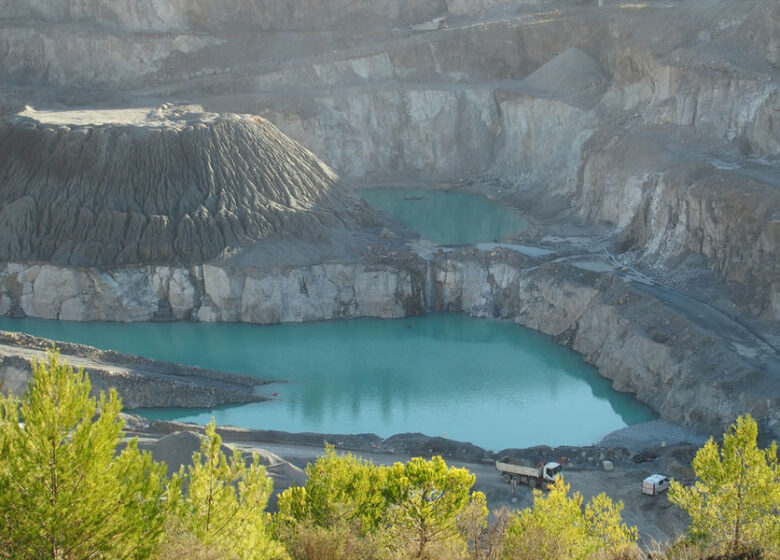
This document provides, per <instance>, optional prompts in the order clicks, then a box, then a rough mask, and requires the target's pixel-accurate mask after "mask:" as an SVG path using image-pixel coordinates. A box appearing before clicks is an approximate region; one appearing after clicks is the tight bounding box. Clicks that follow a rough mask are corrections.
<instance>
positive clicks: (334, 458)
mask: <svg viewBox="0 0 780 560" xmlns="http://www.w3.org/2000/svg"><path fill="white" fill-rule="evenodd" d="M306 475H307V476H308V480H307V481H306V486H305V487H296V486H292V487H290V488H288V489H287V490H285V491H284V492H283V493H282V494H281V495H280V496H279V513H278V514H277V516H276V517H277V524H280V523H287V522H289V521H291V520H297V521H303V520H304V519H306V520H308V521H311V522H312V523H313V524H314V525H317V526H319V527H323V528H325V527H331V526H333V525H337V524H340V523H348V524H357V525H358V526H359V527H360V529H361V531H362V532H369V531H372V530H374V529H376V528H377V526H378V524H379V522H380V519H381V516H382V513H383V511H384V508H385V503H384V497H383V496H382V488H383V487H384V486H385V480H386V469H384V468H381V467H376V466H374V464H373V463H371V462H370V461H364V460H363V459H360V458H358V457H355V456H354V455H352V454H351V453H347V454H346V455H338V454H337V453H336V450H335V449H334V447H333V446H332V445H326V446H325V454H324V455H322V456H321V457H318V458H317V460H316V461H315V462H314V464H311V463H310V464H309V465H308V466H307V467H306Z"/></svg>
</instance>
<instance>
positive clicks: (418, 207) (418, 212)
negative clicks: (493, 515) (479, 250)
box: [360, 188, 528, 245]
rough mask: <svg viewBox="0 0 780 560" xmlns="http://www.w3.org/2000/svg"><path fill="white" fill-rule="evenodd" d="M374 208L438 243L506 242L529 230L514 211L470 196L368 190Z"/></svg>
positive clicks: (363, 195) (369, 201)
mask: <svg viewBox="0 0 780 560" xmlns="http://www.w3.org/2000/svg"><path fill="white" fill-rule="evenodd" d="M360 195H361V196H362V197H363V198H364V199H365V200H366V202H368V203H369V204H370V205H371V206H373V207H374V208H377V209H378V210H381V211H382V212H384V213H386V214H388V215H390V216H392V217H393V218H395V219H396V220H398V221H399V222H401V223H402V224H403V225H405V226H406V227H408V228H409V229H412V230H414V231H416V232H417V233H419V234H420V235H422V236H423V237H427V238H428V239H430V240H431V241H433V242H434V243H438V244H446V245H465V244H472V243H482V242H489V241H503V240H504V238H505V237H506V236H513V235H516V234H518V233H520V232H521V231H523V230H524V229H526V228H527V227H528V223H527V222H526V220H525V219H524V218H523V217H522V216H521V215H520V214H519V213H518V212H517V211H516V210H514V209H512V208H507V207H506V206H502V205H501V204H498V203H497V202H494V201H492V200H490V199H489V198H485V197H484V196H479V195H475V194H469V193H461V192H447V191H435V190H420V189H390V188H377V189H364V190H362V191H360Z"/></svg>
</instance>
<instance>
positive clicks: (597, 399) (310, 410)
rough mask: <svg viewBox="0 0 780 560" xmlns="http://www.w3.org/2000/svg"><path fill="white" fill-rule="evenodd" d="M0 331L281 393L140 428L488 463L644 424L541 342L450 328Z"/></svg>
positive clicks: (642, 415)
mask: <svg viewBox="0 0 780 560" xmlns="http://www.w3.org/2000/svg"><path fill="white" fill-rule="evenodd" d="M0 329H3V330H14V331H23V332H27V333H31V334H34V335H37V336H43V337H47V338H52V339H56V340H62V341H69V342H80V343H83V344H90V345H92V346H96V347H98V348H111V349H115V350H119V351H121V352H128V353H133V354H139V355H142V356H146V357H150V358H155V359H158V360H167V361H172V362H181V363H186V364H191V365H198V366H200V367H203V368H210V369H218V370H223V371H233V372H238V373H246V374H250V375H256V376H260V377H266V378H275V379H286V380H288V381H289V382H288V383H275V384H273V385H270V386H264V387H260V388H259V391H260V392H261V393H262V394H268V395H270V394H271V393H272V392H274V391H276V392H278V397H277V398H275V399H274V400H273V401H270V402H262V403H252V404H248V405H242V406H232V407H223V408H219V409H216V410H210V411H199V410H183V409H165V410H143V411H139V413H141V414H143V415H145V416H148V417H151V418H166V419H176V420H183V421H192V422H198V423H205V422H208V420H209V419H210V418H211V416H214V417H215V418H216V421H217V423H219V424H233V425H237V426H244V427H248V428H260V429H275V430H287V431H293V432H302V431H311V432H324V433H366V432H373V433H376V434H378V435H380V436H389V435H392V434H395V433H403V432H422V433H424V434H427V435H431V436H439V435H446V437H449V438H452V439H456V440H461V441H470V442H472V443H474V444H476V445H479V446H482V447H485V448H488V449H493V450H499V449H502V448H507V447H524V446H529V445H536V444H548V445H559V444H571V445H576V444H587V443H592V442H594V441H596V440H598V439H599V438H601V437H602V436H604V435H605V434H607V433H608V432H610V431H612V430H615V429H618V428H622V427H624V426H626V425H630V424H634V423H638V422H643V421H647V420H652V419H654V418H656V416H655V415H654V414H653V412H652V411H651V410H649V409H648V408H647V407H645V406H643V405H641V404H639V403H638V402H637V401H635V400H634V399H633V398H632V397H630V396H629V395H626V394H621V393H617V392H616V391H614V390H612V388H611V387H610V383H609V381H607V380H606V379H604V378H602V377H600V376H599V375H598V373H597V371H596V370H595V369H594V368H593V367H591V366H588V365H586V364H585V363H584V362H583V361H582V359H581V358H580V356H578V355H577V354H576V353H574V352H572V351H570V350H568V349H566V348H563V347H560V346H558V345H556V344H555V343H554V342H553V341H552V340H551V339H550V338H549V337H547V336H545V335H543V334H540V333H538V332H535V331H532V330H530V329H526V328H523V327H520V326H518V325H515V324H513V323H507V322H498V321H488V320H480V319H473V318H470V317H466V316H463V315H458V314H432V315H427V316H423V317H417V318H411V319H402V320H382V319H358V320H353V321H329V322H322V323H306V324H284V325H272V326H258V325H247V324H233V323H231V324H204V323H132V324H123V323H74V322H65V321H46V320H40V319H6V318H3V319H0Z"/></svg>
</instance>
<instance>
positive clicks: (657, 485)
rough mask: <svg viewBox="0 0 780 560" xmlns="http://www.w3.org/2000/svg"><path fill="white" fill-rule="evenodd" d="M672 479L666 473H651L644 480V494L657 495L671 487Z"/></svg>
mask: <svg viewBox="0 0 780 560" xmlns="http://www.w3.org/2000/svg"><path fill="white" fill-rule="evenodd" d="M669 482H671V481H670V479H669V477H668V476H666V475H665V474H651V475H650V476H648V477H647V478H646V479H644V480H643V481H642V494H647V495H648V496H657V495H658V494H660V493H661V492H663V491H665V490H668V489H669Z"/></svg>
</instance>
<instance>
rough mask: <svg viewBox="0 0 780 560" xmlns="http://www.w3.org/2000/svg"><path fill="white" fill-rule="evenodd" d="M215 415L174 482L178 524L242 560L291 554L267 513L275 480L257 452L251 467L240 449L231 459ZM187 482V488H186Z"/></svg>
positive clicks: (267, 559) (170, 496)
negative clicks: (273, 531)
mask: <svg viewBox="0 0 780 560" xmlns="http://www.w3.org/2000/svg"><path fill="white" fill-rule="evenodd" d="M221 446H222V438H221V437H220V436H219V434H217V430H216V427H215V425H214V420H213V419H212V421H211V422H210V423H209V425H208V426H207V427H206V437H205V438H203V442H202V444H201V449H200V453H198V452H195V453H193V456H192V465H191V466H189V467H188V468H187V469H185V468H184V466H182V467H181V469H180V470H179V473H178V474H176V475H174V477H173V481H172V482H171V485H170V488H169V492H168V501H169V502H170V504H171V508H172V510H173V512H174V515H173V517H174V520H173V523H172V524H173V525H174V526H175V527H177V528H178V529H180V530H183V531H184V532H185V533H188V534H190V535H192V536H194V537H195V539H197V541H198V542H200V543H201V544H203V545H205V546H207V547H210V548H211V549H212V550H218V551H221V552H222V553H223V555H224V557H230V558H233V557H234V558H240V559H241V560H270V559H276V558H286V556H287V555H286V553H285V552H284V549H283V547H282V546H281V544H279V543H278V542H276V541H275V540H273V539H272V538H271V535H270V531H269V523H270V517H269V514H268V513H266V512H265V507H266V504H267V503H268V498H269V497H270V495H271V490H272V486H273V483H272V481H271V479H270V478H268V477H267V476H266V473H265V467H263V466H261V465H260V464H259V457H258V456H257V455H255V456H254V457H253V460H252V462H251V464H250V465H249V466H247V464H246V463H245V462H244V459H243V457H242V456H241V453H240V452H239V451H238V450H237V449H236V450H234V451H233V456H232V457H231V459H230V461H228V458H227V457H226V456H225V454H224V453H223V452H222V450H221ZM184 486H186V488H185V489H184V492H182V487H184Z"/></svg>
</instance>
